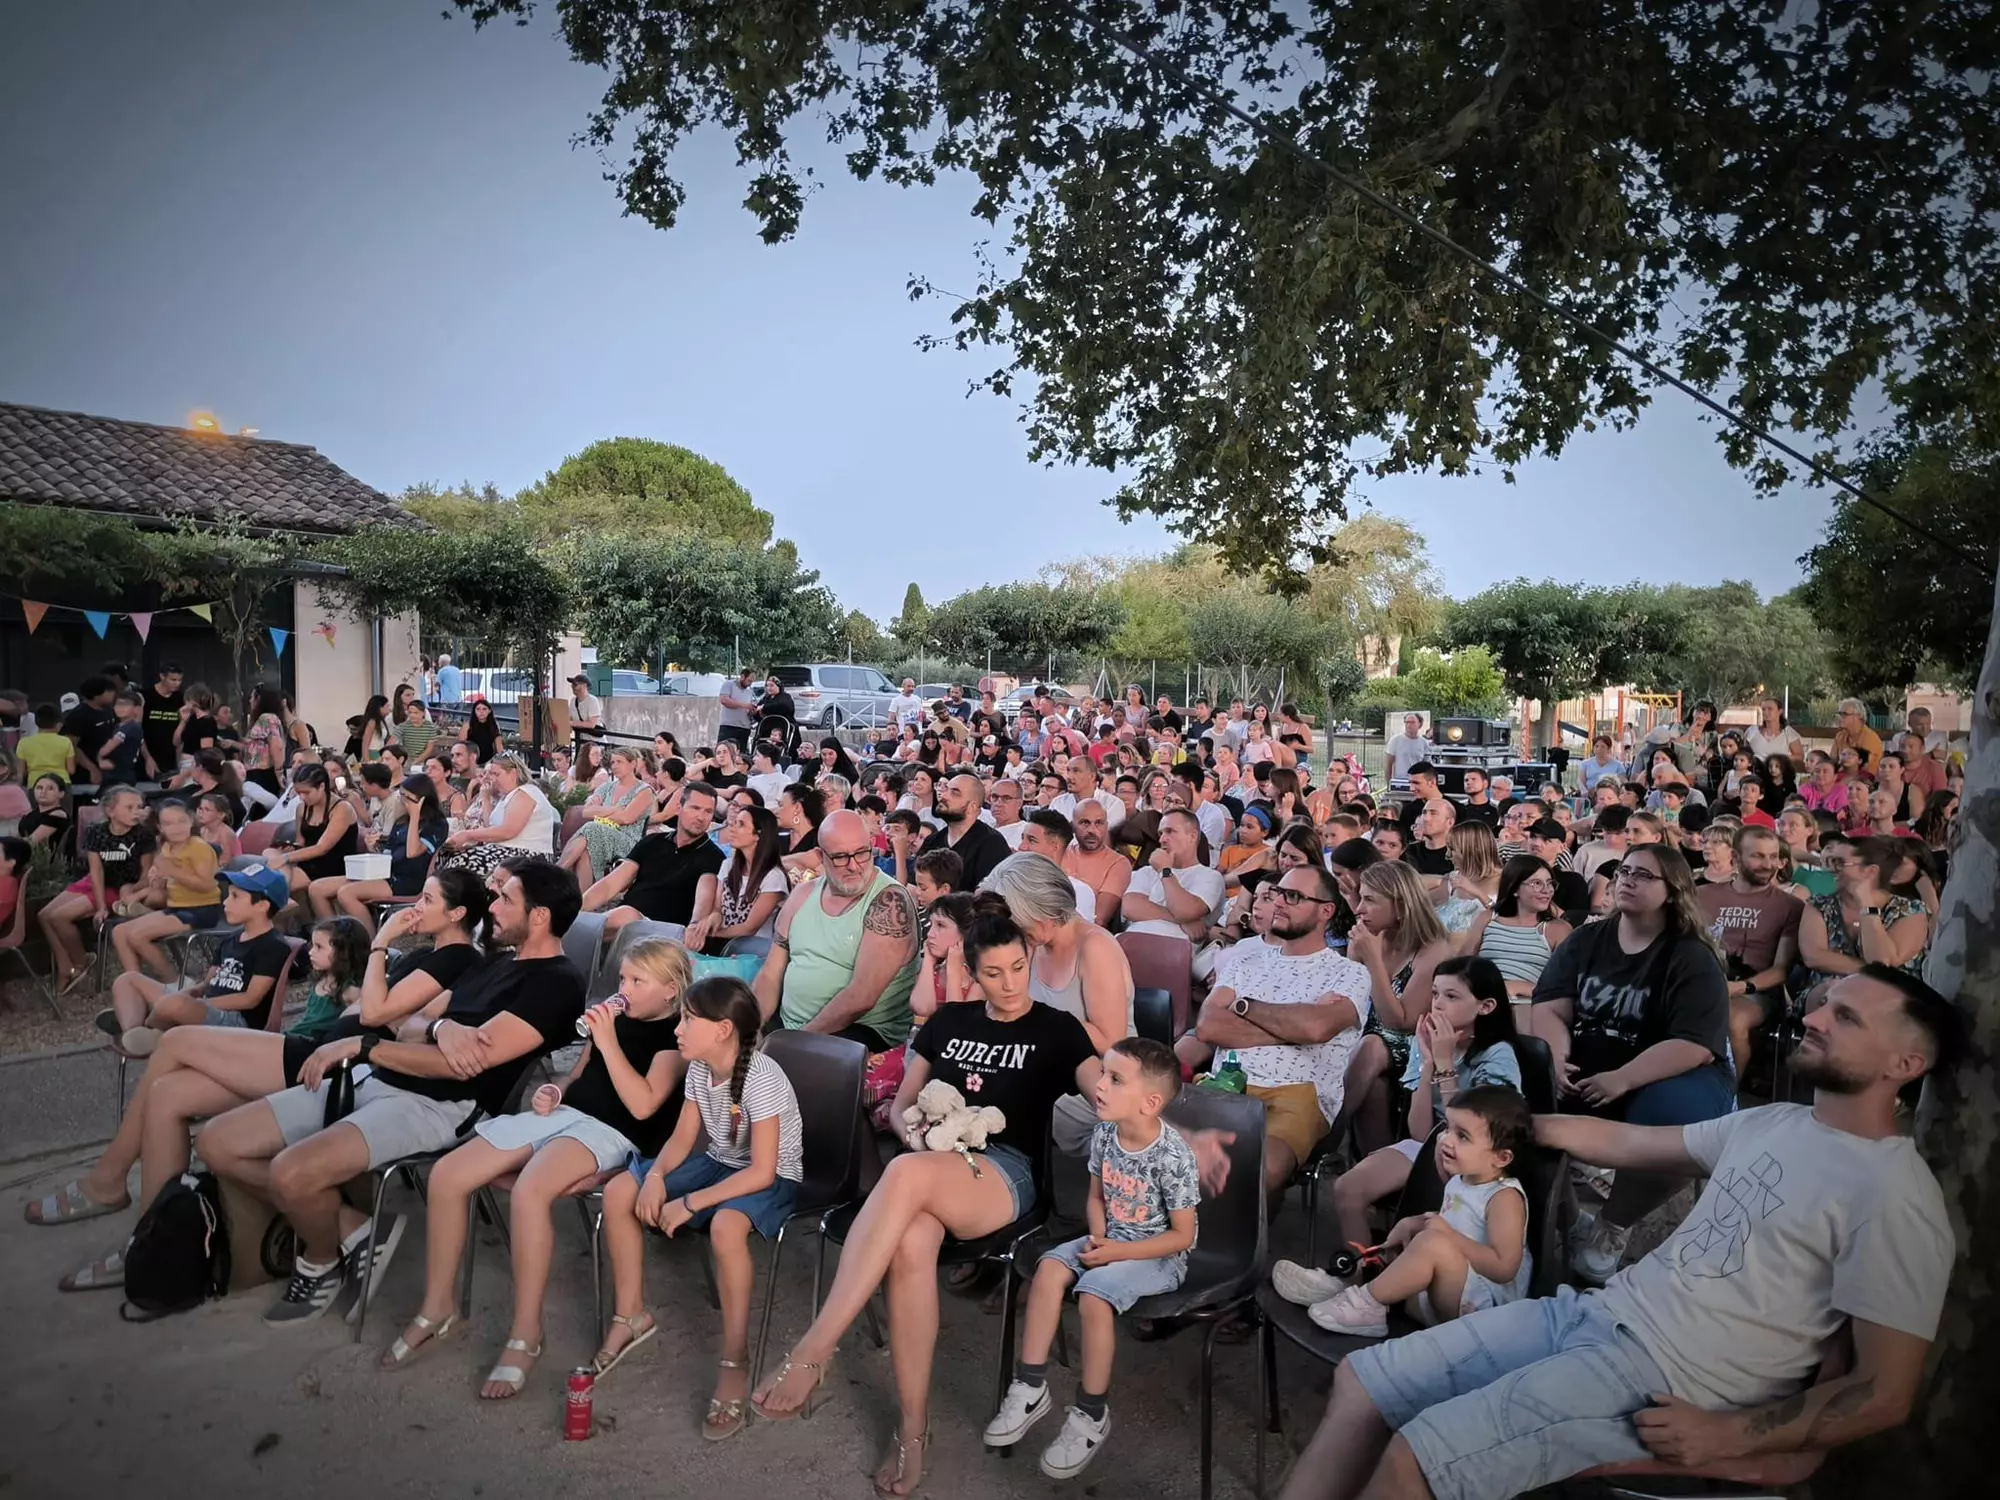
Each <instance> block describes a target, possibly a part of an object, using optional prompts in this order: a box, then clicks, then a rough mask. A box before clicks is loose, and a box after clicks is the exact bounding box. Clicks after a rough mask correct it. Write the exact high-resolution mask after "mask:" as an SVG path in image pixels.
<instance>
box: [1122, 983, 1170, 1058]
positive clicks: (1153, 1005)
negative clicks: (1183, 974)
mask: <svg viewBox="0 0 2000 1500" xmlns="http://www.w3.org/2000/svg"><path fill="white" fill-rule="evenodd" d="M1132 1029H1133V1030H1134V1031H1136V1032H1137V1033H1138V1034H1139V1035H1140V1036H1143V1037H1149V1038H1151V1039H1152V1040H1153V1041H1156V1042H1159V1043H1161V1044H1163V1045H1165V1046H1168V1047H1171V1046H1173V1044H1174V997H1173V996H1172V995H1170V994H1169V993H1167V991H1165V990H1162V989H1155V988H1151V987H1147V988H1144V989H1138V988H1135V989H1134V990H1133V991H1132Z"/></svg>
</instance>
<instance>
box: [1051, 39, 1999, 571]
mask: <svg viewBox="0 0 2000 1500" xmlns="http://www.w3.org/2000/svg"><path fill="white" fill-rule="evenodd" d="M1086 19H1087V20H1089V23H1090V24H1091V25H1094V26H1097V28H1098V29H1099V30H1101V31H1103V32H1104V33H1105V34H1106V35H1107V36H1109V37H1110V38H1111V40H1112V41H1113V42H1115V43H1116V44H1117V45H1118V46H1120V47H1123V48H1124V49H1125V50H1126V51H1127V52H1130V53H1131V54H1132V55H1133V56H1135V57H1137V58H1138V59H1139V60H1140V61H1141V62H1144V63H1146V64H1147V65H1148V66H1149V67H1152V68H1156V69H1158V70H1159V71H1160V72H1162V73H1166V74H1168V75H1170V76H1171V77H1174V78H1176V79H1178V80H1180V82H1181V83H1183V84H1185V85H1186V86H1188V87H1189V88H1192V89H1194V90H1196V91H1197V92H1200V93H1203V94H1206V95H1207V96H1208V98H1209V101H1210V102H1211V103H1212V104H1214V105H1216V106H1217V107H1218V108H1220V109H1222V110H1223V111H1225V112H1226V113H1228V114H1230V115H1233V116H1234V117H1235V118H1236V119H1238V120H1240V121H1242V122H1243V123H1244V124H1245V125H1248V126H1249V127H1250V128H1251V130H1253V131H1255V132H1256V133H1257V134H1258V135H1259V136H1261V137H1262V138H1263V139H1264V140H1266V141H1269V142H1272V143H1273V144H1275V145H1279V146H1283V147H1284V148H1286V149H1287V150H1289V151H1291V152H1292V153H1293V154H1294V155H1296V156H1298V157H1299V158H1300V159H1301V160H1303V161H1309V162H1311V163H1312V164H1313V165H1315V166H1316V167H1318V168H1319V169H1320V170H1321V171H1322V172H1324V173H1326V175H1327V176H1328V177H1330V178H1332V179H1333V181H1334V182H1336V183H1337V184H1339V185H1340V186H1341V187H1344V188H1346V189H1347V191H1349V192H1350V193H1353V194H1354V195H1355V196H1356V197H1359V198H1363V199H1365V200H1367V201H1368V202H1369V203H1370V204H1372V205H1374V206H1375V207H1376V208H1378V209H1380V210H1381V211H1382V212H1383V213H1385V214H1388V215H1389V216H1390V217H1391V218H1393V219H1395V220H1397V221H1398V222H1400V223H1402V224H1405V225H1407V226H1408V227H1409V228H1411V229H1414V230H1415V231H1416V232H1417V233H1418V234H1420V235H1422V236H1423V237H1424V238H1425V239H1427V240H1429V241H1430V242H1431V243H1432V244H1434V245H1438V246H1440V247H1442V248H1443V249H1446V250H1449V251H1450V252H1451V253H1452V254H1454V255H1457V256H1460V257H1462V258H1464V259H1465V260H1468V261H1470V262H1472V264H1473V265H1475V266H1477V267H1479V269H1480V270H1482V271H1484V272H1485V273H1486V274H1487V275H1488V276H1491V277H1492V278H1494V280H1496V281H1498V282H1499V283H1500V284H1501V285H1502V286H1504V287H1506V288H1507V289H1508V290H1509V291H1511V292H1513V293H1515V294H1516V295H1517V296H1521V297H1526V298H1527V299H1528V300H1529V301H1530V302H1532V303H1534V304H1535V305H1536V306H1537V307H1539V308H1541V309H1542V311H1543V312H1546V313H1548V314H1550V315H1551V316H1553V317H1556V318H1559V319H1561V320H1562V321H1563V322H1565V323H1567V324H1569V325H1570V326H1571V327H1572V328H1576V329H1579V330H1581V331H1582V332H1584V333H1587V334H1589V335H1590V336H1591V337H1592V338H1594V339H1596V340H1597V341H1598V342H1599V343H1601V344H1603V345H1605V346H1606V347H1607V348H1609V349H1611V350H1612V351H1613V352H1614V353H1616V354H1620V355H1623V356H1624V357H1625V358H1626V359H1628V360H1630V361H1631V362H1632V363H1633V364H1635V365H1637V366H1638V367H1639V368H1640V369H1641V370H1643V371H1645V372H1646V373H1647V374H1648V375H1650V376H1652V377H1653V378H1654V379H1655V380H1657V381H1659V382H1661V383H1662V384H1663V385H1668V386H1671V387H1673V388H1674V389H1675V390H1677V391H1679V392H1680V393H1681V394H1682V395H1684V396H1687V397H1689V398H1691V399H1692V400H1694V401H1696V402H1698V403H1699V404H1700V405H1702V406H1704V407H1706V408H1707V409H1708V410H1709V411H1712V412H1714V413H1715V414H1716V415H1717V416H1718V417H1720V418H1722V420H1723V421H1725V422H1727V423H1729V424H1730V425H1731V426H1732V427H1735V428H1737V429H1738V430H1739V431H1742V432H1747V433H1749V434H1750V436H1751V437H1753V438H1755V439H1756V440H1757V441H1758V442H1760V443H1763V444H1765V445H1766V446H1767V447H1771V448H1775V449H1777V450H1778V452H1780V453H1782V454H1784V455H1785V456H1786V457H1787V458H1789V459H1791V460H1792V461H1793V462H1794V463H1798V464H1802V465H1804V466H1805V468H1806V469H1807V470H1808V471H1810V472H1811V473H1812V474H1813V475H1814V476H1815V477H1817V478H1819V479H1822V480H1824V481H1825V482H1827V483H1828V484H1832V485H1834V486H1836V487H1838V488H1840V489H1842V490H1845V491H1846V492H1847V493H1848V494H1850V495H1852V496H1853V497H1854V498H1855V499H1857V500H1859V501H1860V502H1861V503H1862V504H1863V505H1871V506H1873V507H1874V508H1875V509H1876V510H1879V511H1881V512H1882V514H1883V515H1885V516H1887V517H1889V519H1890V520H1892V521H1896V522H1899V523H1900V524H1902V525H1903V526H1905V527H1907V528H1909V530H1911V531H1913V532H1915V533H1916V534H1917V535H1918V536H1920V537H1922V538H1924V539H1925V540H1926V541H1928V542H1930V543H1931V544H1932V545H1934V546H1937V547H1940V548H1942V549H1943V550H1945V551H1946V552H1950V553H1953V554H1955V555H1957V556H1958V557H1960V558H1962V559H1963V560H1964V561H1966V562H1967V563H1970V564H1971V565H1973V566H1974V567H1977V568H1980V569H1982V570H1983V569H1984V568H1986V567H1987V566H1989V564H1988V563H1987V562H1986V560H1985V559H1983V558H1979V557H1975V556H1974V555H1973V554H1972V553H1971V552H1970V551H1968V550H1967V549H1966V548H1964V547H1961V546H1959V545H1958V543H1956V542H1954V541H1951V540H1950V539H1949V538H1946V537H1943V536H1940V535H1938V533H1937V532H1935V531H1932V530H1931V529H1930V528H1929V527H1927V526H1924V525H1922V524H1920V523H1918V522H1916V521H1913V520H1911V519H1910V518H1909V517H1908V516H1906V515H1904V514H1903V513H1902V512H1900V511H1898V510H1896V509H1895V508H1894V507H1893V506H1891V505H1889V504H1888V503H1887V502H1886V501H1884V500H1882V499H1880V498H1879V497H1877V496H1875V495H1872V494H1870V493H1869V492H1868V491H1867V490H1865V489H1863V488H1861V486H1859V485H1857V484H1855V483H1854V482H1853V481H1851V480H1849V479H1847V478H1845V477H1844V476H1842V475H1841V474H1839V473H1836V472H1835V471H1834V470H1832V469H1829V468H1827V467H1826V466H1825V465H1824V464H1822V463H1821V462H1820V461H1819V460H1818V459H1816V458H1814V457H1812V456H1811V455H1810V454H1807V453H1805V452H1802V451H1801V450H1799V449H1797V448H1794V447H1793V446H1792V445H1791V444H1790V443H1787V442H1786V441H1785V440H1784V439H1783V438H1780V437H1778V436H1777V435H1776V434H1774V433H1771V432H1769V431H1766V430H1765V429H1764V428H1762V427H1759V426H1757V425H1756V424H1755V423H1754V422H1752V421H1750V420H1749V419H1748V418H1747V417H1743V416H1741V415H1739V414H1738V413H1736V412H1733V411H1731V410H1730V409H1729V408H1728V407H1726V406H1724V405H1723V404H1722V403H1721V402H1719V401H1717V400H1716V399H1715V398H1714V397H1713V396H1710V395H1709V394H1708V393H1707V392H1706V391H1703V390H1700V389H1699V388H1697V387H1695V386H1693V385H1691V384H1689V383H1688V382H1687V381H1686V380H1683V379H1682V378H1681V377H1680V376H1678V375H1676V374H1674V372H1673V371H1671V370H1669V369H1666V368H1665V367H1664V366H1662V365H1660V364H1658V363H1656V362H1655V361H1653V360H1651V359H1648V358H1647V357H1646V356H1645V355H1643V354H1641V353H1640V352H1639V351H1638V350H1636V349H1632V348H1628V347H1627V346H1626V345H1624V344H1622V343H1620V342H1619V341H1618V339H1617V338H1615V337H1614V336H1612V335H1611V334H1609V333H1606V332H1605V331H1604V330H1603V329H1601V328H1599V327H1597V326H1596V325H1595V324H1594V323H1591V322H1589V321H1588V320H1586V319H1585V318H1583V317H1581V316H1579V315H1578V314H1576V313H1574V312H1571V311H1570V310H1569V309H1568V308H1566V307H1563V306H1561V305H1560V304H1558V303H1557V302H1555V301H1553V300H1552V299H1550V298H1549V297H1547V296H1545V295H1544V294H1543V293H1541V292H1538V291H1536V290H1535V289H1534V288H1533V287H1532V286H1530V285H1528V283H1527V282H1525V281H1523V280H1521V278H1520V277H1518V276H1516V275H1514V274H1513V273H1512V272H1511V271H1506V270H1502V269H1501V268H1500V267H1499V266H1496V265H1494V264H1493V263H1492V262H1491V261H1486V260H1481V259H1480V258H1479V256H1478V254H1477V253H1476V252H1474V251H1471V250H1468V249H1466V248H1465V246H1463V245H1461V244H1459V243H1458V241H1456V240H1454V239H1453V238H1452V237H1451V236H1450V235H1448V234H1446V233H1444V231H1442V230H1440V229H1434V228H1432V227H1431V226H1430V225H1429V224H1426V223H1425V222H1424V221H1423V220H1422V219H1420V218H1418V217H1417V216H1416V215H1415V214H1413V213H1411V212H1410V211H1409V210H1408V209H1406V208H1403V207H1401V206H1400V205H1398V204H1396V203H1394V202H1392V201H1390V200H1389V199H1388V198H1385V197H1383V196H1382V194H1380V193H1378V192H1376V191H1375V189H1373V188H1371V187H1369V186H1368V184H1367V183H1365V182H1362V181H1361V180H1360V179H1359V178H1356V177H1352V176H1349V175H1348V174H1347V173H1345V172H1343V171H1341V170H1340V168H1338V167H1336V166H1335V165H1334V164H1333V163H1332V162H1330V161H1328V160H1327V159H1326V158H1325V157H1323V156H1320V155H1317V154H1316V153H1314V152H1312V151H1309V150H1307V149H1306V148H1305V147H1304V146H1302V145H1300V144H1299V143H1298V142H1297V141H1295V140H1293V139H1292V138H1291V137H1290V136H1288V135H1286V134H1284V133H1283V132H1281V131H1280V130H1278V129H1277V127H1275V126H1274V125H1271V124H1270V123H1269V122H1267V121H1266V120H1264V119H1263V118H1261V117H1260V116H1258V115H1255V114H1252V113H1251V112H1250V111H1249V110H1246V109H1244V108H1243V107H1242V106H1241V105H1240V104H1238V103H1237V102H1236V101H1235V99H1234V98H1232V97H1231V96H1230V95H1229V93H1228V92H1227V91H1225V90H1224V89H1223V88H1222V86H1221V85H1220V84H1217V83H1215V82H1213V81H1212V80H1210V79H1207V78H1203V77H1201V76H1199V75H1198V74H1194V73H1190V72H1189V71H1188V70H1187V69H1186V68H1183V67H1182V66H1181V65H1180V64H1179V63H1176V62H1171V61H1169V60H1168V59H1166V58H1163V57H1161V56H1159V55H1158V54H1157V53H1155V52H1154V51H1153V50H1152V49H1151V48H1150V47H1147V46H1146V45H1145V44H1144V43H1143V42H1137V41H1134V40H1132V39H1131V38H1130V37H1127V36H1124V35H1122V34H1120V33H1119V32H1117V31H1115V30H1113V29H1112V28H1111V27H1109V26H1105V25H1103V24H1102V23H1101V22H1098V21H1095V20H1094V19H1090V18H1089V17H1088V15H1087V13H1086Z"/></svg>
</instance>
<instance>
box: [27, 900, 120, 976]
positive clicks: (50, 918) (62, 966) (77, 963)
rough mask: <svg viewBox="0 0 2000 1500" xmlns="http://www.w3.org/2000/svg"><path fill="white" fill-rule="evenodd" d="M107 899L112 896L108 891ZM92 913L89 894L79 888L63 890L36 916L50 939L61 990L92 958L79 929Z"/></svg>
mask: <svg viewBox="0 0 2000 1500" xmlns="http://www.w3.org/2000/svg"><path fill="white" fill-rule="evenodd" d="M105 899H106V900H107V901H108V900H110V899H111V898H110V896H108V895H107V896H106V897H105ZM90 916H91V905H90V897H88V896H86V895H84V894H83V893H82V892H80V891H64V892H63V893H62V894H61V895H60V896H58V897H56V898H55V900H53V901H51V902H50V903H49V904H48V905H47V906H45V907H43V908H42V911H41V915H40V916H38V917H37V918H36V919H35V920H36V921H38V922H40V923H41V924H42V936H43V937H45V938H47V939H48V942H49V954H50V956H51V958H52V959H53V960H54V963H55V985H56V992H57V993H58V994H60V993H62V991H64V990H66V989H68V988H69V985H70V981H71V980H73V979H75V978H76V974H77V970H79V969H81V968H82V967H83V966H84V965H85V964H86V963H87V962H89V960H90V949H89V948H87V947H85V946H84V941H83V934H82V933H81V931H79V929H78V924H79V923H81V922H83V921H85V920H87V919H88V918H89V917H90Z"/></svg>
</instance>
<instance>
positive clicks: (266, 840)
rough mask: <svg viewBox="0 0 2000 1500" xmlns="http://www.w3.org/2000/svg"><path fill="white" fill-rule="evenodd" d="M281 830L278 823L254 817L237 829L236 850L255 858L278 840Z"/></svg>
mask: <svg viewBox="0 0 2000 1500" xmlns="http://www.w3.org/2000/svg"><path fill="white" fill-rule="evenodd" d="M281 831H282V830H281V829H280V828H279V827H278V825H277V824H276V823H265V822H261V821H258V820H256V819H252V820H251V821H250V822H248V823H245V824H244V825H243V826H242V827H241V828H239V829H237V830H236V852H237V853H238V854H243V855H248V856H250V857H252V858H255V857H256V856H257V855H260V854H262V853H264V852H265V851H266V850H268V849H269V848H270V847H271V845H273V844H275V843H276V842H278V834H279V833H280V832H281Z"/></svg>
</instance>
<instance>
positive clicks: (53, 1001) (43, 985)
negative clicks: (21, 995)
mask: <svg viewBox="0 0 2000 1500" xmlns="http://www.w3.org/2000/svg"><path fill="white" fill-rule="evenodd" d="M24 899H25V898H24ZM9 958H11V959H13V960H14V962H15V963H17V964H19V965H20V966H21V972H22V973H23V974H25V975H27V976H28V983H30V984H32V985H33V986H34V987H35V988H36V989H37V990H38V991H40V992H41V996H42V999H43V1000H44V1001H46V1002H47V1003H48V1007H49V1009H50V1010H52V1011H54V1012H55V1017H56V1019H57V1020H58V1021H60V1020H61V1019H62V1018H63V1008H62V1002H61V1001H60V1000H58V999H57V998H56V992H55V990H54V989H53V988H51V987H50V985H49V982H48V981H47V980H45V979H44V978H42V976H41V975H39V974H37V973H36V972H35V966H34V965H33V964H31V963H29V962H28V955H27V954H26V953H24V952H22V951H21V948H20V946H19V945H18V944H9V945H8V946H6V947H4V948H0V960H4V959H9Z"/></svg>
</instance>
